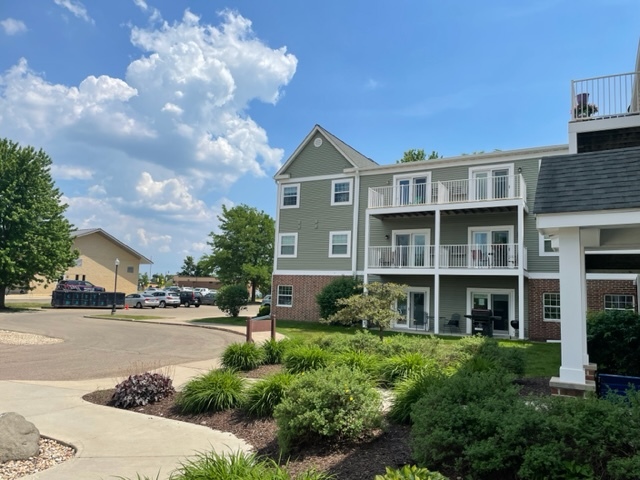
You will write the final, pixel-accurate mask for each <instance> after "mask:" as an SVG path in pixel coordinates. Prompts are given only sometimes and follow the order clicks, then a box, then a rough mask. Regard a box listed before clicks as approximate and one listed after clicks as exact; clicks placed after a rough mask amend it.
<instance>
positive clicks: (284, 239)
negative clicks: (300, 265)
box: [278, 233, 298, 258]
mask: <svg viewBox="0 0 640 480" xmlns="http://www.w3.org/2000/svg"><path fill="white" fill-rule="evenodd" d="M278 256H279V257H281V258H296V257H297V256H298V234H297V233H281V234H279V235H278Z"/></svg>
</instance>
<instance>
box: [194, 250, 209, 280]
mask: <svg viewBox="0 0 640 480" xmlns="http://www.w3.org/2000/svg"><path fill="white" fill-rule="evenodd" d="M195 275H196V277H211V276H212V275H213V267H212V266H211V261H210V260H209V256H208V255H203V256H202V257H200V260H198V263H196V270H195Z"/></svg>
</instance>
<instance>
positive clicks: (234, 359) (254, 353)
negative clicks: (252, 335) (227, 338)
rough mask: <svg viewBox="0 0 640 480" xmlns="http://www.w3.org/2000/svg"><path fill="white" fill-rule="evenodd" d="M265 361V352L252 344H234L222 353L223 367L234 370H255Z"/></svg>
mask: <svg viewBox="0 0 640 480" xmlns="http://www.w3.org/2000/svg"><path fill="white" fill-rule="evenodd" d="M263 361H264V350H263V349H262V348H260V347H258V346H257V345H256V344H255V343H252V342H244V343H232V344H231V345H229V346H227V348H225V349H224V352H223V353H222V366H223V367H224V368H229V369H232V370H242V371H243V372H247V371H249V370H254V369H256V368H258V367H259V366H260V365H262V363H263Z"/></svg>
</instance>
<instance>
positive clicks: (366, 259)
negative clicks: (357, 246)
mask: <svg viewBox="0 0 640 480" xmlns="http://www.w3.org/2000/svg"><path fill="white" fill-rule="evenodd" d="M364 215H365V217H364V284H365V285H366V284H367V283H369V218H371V217H370V215H369V211H368V210H367V211H366V212H365V214H364Z"/></svg>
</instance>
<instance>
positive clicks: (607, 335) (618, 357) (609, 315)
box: [587, 310, 640, 376]
mask: <svg viewBox="0 0 640 480" xmlns="http://www.w3.org/2000/svg"><path fill="white" fill-rule="evenodd" d="M587 350H588V351H589V360H590V361H592V362H594V363H597V364H598V370H599V371H600V372H606V373H613V374H616V375H631V376H640V362H638V358H640V315H638V314H637V313H635V312H634V311H632V310H605V311H601V312H589V314H588V315H587Z"/></svg>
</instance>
